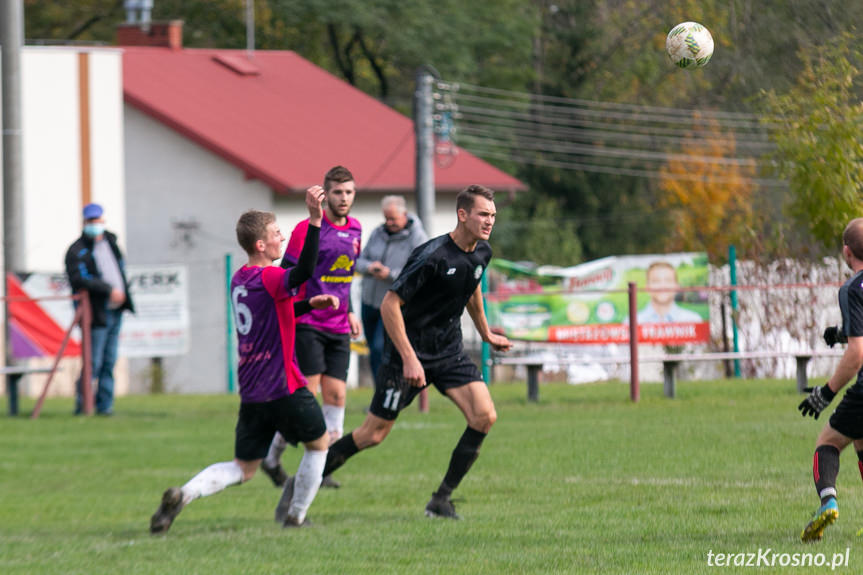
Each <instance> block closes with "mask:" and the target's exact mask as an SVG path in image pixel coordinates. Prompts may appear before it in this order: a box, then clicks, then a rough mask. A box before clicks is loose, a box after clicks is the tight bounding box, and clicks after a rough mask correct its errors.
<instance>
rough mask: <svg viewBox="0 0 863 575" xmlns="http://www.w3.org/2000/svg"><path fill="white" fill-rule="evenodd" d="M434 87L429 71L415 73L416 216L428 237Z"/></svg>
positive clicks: (432, 195) (431, 207)
mask: <svg viewBox="0 0 863 575" xmlns="http://www.w3.org/2000/svg"><path fill="white" fill-rule="evenodd" d="M433 83H434V77H433V76H432V74H431V72H429V71H428V69H426V68H420V69H419V70H417V74H416V90H415V91H414V135H415V137H416V197H417V215H418V216H419V218H420V220H422V223H423V227H424V228H425V231H426V234H427V235H428V236H429V237H431V235H432V230H431V222H432V219H433V218H434V212H435V189H434V120H433V118H432V84H433Z"/></svg>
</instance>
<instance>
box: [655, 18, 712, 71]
mask: <svg viewBox="0 0 863 575" xmlns="http://www.w3.org/2000/svg"><path fill="white" fill-rule="evenodd" d="M665 52H666V53H667V54H668V59H669V60H671V61H672V62H673V63H674V64H675V65H677V66H678V67H680V68H701V67H702V66H706V65H707V63H708V62H710V57H711V56H713V36H711V35H710V31H709V30H708V29H707V28H705V27H704V26H702V25H701V24H699V23H698V22H683V23H681V24H678V25H677V26H675V27H674V28H672V29H671V32H669V33H668V37H667V38H666V39H665Z"/></svg>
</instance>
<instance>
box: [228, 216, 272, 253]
mask: <svg viewBox="0 0 863 575" xmlns="http://www.w3.org/2000/svg"><path fill="white" fill-rule="evenodd" d="M275 221H276V216H275V214H273V213H272V212H259V211H258V210H249V211H247V212H246V213H244V214H243V215H242V216H240V219H239V220H237V242H239V244H240V246H241V247H242V248H243V249H244V250H246V253H247V254H249V255H252V254H254V253H255V251H256V250H255V244H256V243H258V240H263V239H266V237H267V226H269V225H270V224H271V223H273V222H275Z"/></svg>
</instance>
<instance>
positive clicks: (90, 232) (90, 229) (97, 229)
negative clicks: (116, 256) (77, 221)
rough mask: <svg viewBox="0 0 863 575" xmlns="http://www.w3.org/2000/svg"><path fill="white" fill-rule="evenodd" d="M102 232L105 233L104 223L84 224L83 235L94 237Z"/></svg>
mask: <svg viewBox="0 0 863 575" xmlns="http://www.w3.org/2000/svg"><path fill="white" fill-rule="evenodd" d="M104 233H105V225H104V224H86V225H85V226H84V235H85V236H89V237H91V238H95V237H97V236H101V235H102V234H104Z"/></svg>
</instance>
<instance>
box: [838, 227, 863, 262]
mask: <svg viewBox="0 0 863 575" xmlns="http://www.w3.org/2000/svg"><path fill="white" fill-rule="evenodd" d="M842 243H843V244H845V245H846V246H848V249H850V250H851V253H852V254H854V257H855V258H857V259H858V260H863V218H855V219H853V220H851V221H850V222H848V225H847V226H845V231H844V232H842Z"/></svg>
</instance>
